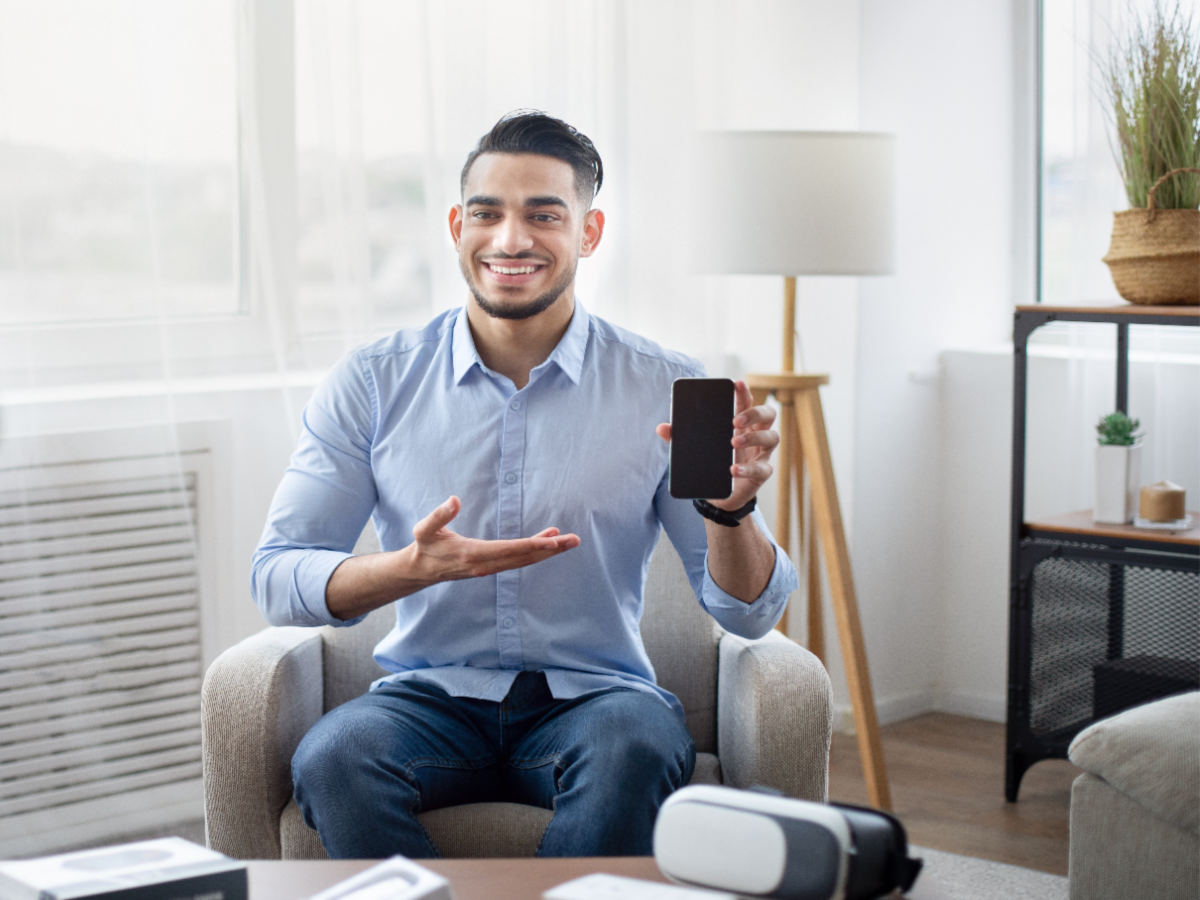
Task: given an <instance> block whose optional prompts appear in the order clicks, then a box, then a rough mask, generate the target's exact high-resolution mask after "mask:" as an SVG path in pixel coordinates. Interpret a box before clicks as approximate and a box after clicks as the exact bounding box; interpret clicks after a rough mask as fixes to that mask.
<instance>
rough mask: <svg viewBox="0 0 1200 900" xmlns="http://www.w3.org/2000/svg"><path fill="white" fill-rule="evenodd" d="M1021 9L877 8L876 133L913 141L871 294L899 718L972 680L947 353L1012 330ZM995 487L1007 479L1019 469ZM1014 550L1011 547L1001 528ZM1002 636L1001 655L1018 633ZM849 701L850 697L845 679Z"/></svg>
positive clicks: (980, 3)
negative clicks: (955, 664)
mask: <svg viewBox="0 0 1200 900" xmlns="http://www.w3.org/2000/svg"><path fill="white" fill-rule="evenodd" d="M1018 6H1019V4H1018V3H1017V2H1015V0H976V2H972V3H959V2H954V0H919V2H911V3H904V4H897V3H891V2H885V0H863V2H862V4H861V10H862V12H861V16H862V31H861V35H862V44H861V48H860V58H861V61H862V64H861V97H862V102H861V125H862V127H863V128H864V129H868V130H878V131H890V132H894V133H896V134H897V135H898V145H899V219H900V223H899V242H898V262H897V273H896V275H895V276H893V277H890V278H879V279H863V280H862V281H861V283H860V287H859V315H858V325H859V327H858V351H857V355H858V370H857V380H858V384H857V395H856V401H857V402H856V409H855V427H856V430H857V438H858V440H857V450H856V457H855V480H856V484H855V488H854V517H855V522H856V525H855V531H854V536H853V544H852V553H853V560H854V569H855V573H856V579H857V587H858V592H859V602H860V605H861V608H862V617H863V628H864V631H865V634H866V643H867V651H868V657H869V661H870V665H871V675H872V679H873V682H874V686H875V694H876V703H877V707H878V709H879V713H880V718H881V719H882V720H884V721H888V720H892V719H895V718H900V717H903V716H905V715H910V714H914V713H918V712H923V711H926V710H928V709H931V708H935V707H936V706H938V705H939V704H944V703H945V702H946V698H945V695H946V694H947V692H949V691H951V690H953V688H952V687H951V685H952V684H953V682H954V680H955V679H956V677H957V671H956V670H955V671H953V672H950V671H946V670H944V669H943V660H944V659H946V658H947V654H948V653H950V652H953V651H952V650H951V645H952V644H954V643H955V642H956V640H957V635H956V634H955V633H954V632H953V629H951V628H950V627H949V622H950V621H951V620H950V618H949V617H948V616H947V611H946V607H947V600H948V597H947V591H948V588H949V587H951V586H952V587H953V589H954V591H955V592H956V593H959V591H960V586H959V585H958V584H957V583H956V578H957V576H958V574H961V572H960V570H959V569H957V568H955V569H954V571H955V573H956V574H955V576H953V577H952V576H949V575H947V574H946V573H947V571H948V570H947V552H948V550H947V546H946V544H945V536H946V535H947V534H948V533H949V529H948V528H947V521H948V520H950V519H953V518H954V517H958V516H960V515H961V514H962V512H961V509H962V508H970V507H971V505H972V504H973V503H974V502H976V494H975V490H974V488H972V487H970V486H968V488H967V494H966V495H965V496H963V497H961V498H957V499H955V500H954V501H953V502H952V503H951V504H950V507H951V508H950V509H947V508H945V507H944V505H943V501H942V498H943V496H945V495H946V494H947V487H946V483H947V481H948V479H949V478H951V477H952V475H951V473H950V470H949V468H948V467H950V466H952V465H953V464H954V463H955V460H954V459H953V458H952V457H951V456H950V455H949V454H947V453H946V452H945V448H944V447H943V444H942V440H941V430H942V416H943V415H944V414H945V413H944V411H943V409H942V407H941V400H940V393H941V389H940V385H941V380H942V378H943V373H942V371H941V367H940V366H941V364H940V361H939V358H940V355H941V353H942V351H943V350H945V349H946V348H948V347H956V346H958V347H963V346H966V347H970V346H977V345H981V344H987V343H995V342H1000V341H1003V340H1005V339H1006V338H1008V337H1009V335H1010V332H1011V309H1012V302H1013V293H1014V280H1013V278H1014V276H1013V270H1014V250H1015V227H1016V225H1015V221H1014V179H1015V177H1016V176H1015V171H1016V170H1015V165H1016V156H1015V154H1016V147H1017V140H1018V127H1017V126H1018V119H1017V117H1018V116H1019V115H1020V114H1021V113H1022V112H1024V111H1023V110H1021V109H1019V108H1018V107H1017V105H1016V104H1015V85H1016V84H1017V83H1018V82H1017V73H1016V71H1015V69H1014V59H1015V58H1016V38H1015V37H1014V31H1015V25H1014V22H1015V10H1016V7H1018ZM1025 299H1026V302H1028V301H1029V300H1030V299H1032V298H1025ZM993 399H995V400H996V401H997V402H996V405H995V407H994V408H991V407H988V406H982V405H981V406H978V407H976V406H972V407H971V411H972V412H975V411H978V412H980V413H981V414H983V415H986V416H992V417H995V419H996V420H997V421H1001V422H1002V421H1005V420H1006V419H1007V417H1008V400H1007V397H1006V395H1004V393H1003V392H1002V391H1000V392H994V394H993V393H989V394H987V395H986V401H985V402H987V403H990V402H991V401H992V400H993ZM1001 401H1002V402H1001ZM1001 463H1003V464H1001ZM984 478H985V482H986V484H988V485H993V486H994V485H997V484H1000V483H1002V482H1004V481H1005V479H1006V478H1007V462H1006V461H1003V460H1001V461H1000V463H997V465H996V467H995V468H994V470H992V471H989V472H987V473H985V476H984ZM959 504H962V506H961V507H960V506H959ZM1005 521H1006V519H1005V518H1004V517H1003V516H1002V517H1001V519H1000V522H1001V523H1003V522H1005ZM989 523H990V524H991V525H993V526H994V522H992V521H991V520H989ZM999 541H1000V545H1001V546H1004V545H1005V542H1004V532H1003V530H1001V531H1000V532H999ZM977 574H984V576H985V577H989V576H988V575H987V574H986V573H977ZM991 574H994V573H991ZM1000 575H1001V576H1003V570H1001V571H1000ZM989 583H990V582H989ZM1002 584H1003V582H1001V585H1002ZM969 591H972V592H977V591H978V588H977V587H975V586H972V587H970V588H969ZM986 640H987V641H990V643H988V646H989V647H991V646H997V647H999V648H1000V652H1001V654H1002V653H1003V646H1004V642H1005V636H1004V633H1003V631H1001V632H1000V633H998V634H995V635H992V636H991V637H990V638H988V639H986ZM836 671H837V670H836V669H835V672H836ZM835 696H836V698H837V699H838V701H839V702H844V699H845V696H846V695H845V691H844V686H843V683H842V679H841V678H836V677H835ZM983 706H987V704H984V705H983ZM963 711H969V710H963ZM976 711H978V712H991V711H992V710H991V708H990V707H988V708H987V709H984V708H983V707H980V708H979V709H978V710H976Z"/></svg>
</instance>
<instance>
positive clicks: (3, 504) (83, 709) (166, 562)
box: [0, 427, 212, 856]
mask: <svg viewBox="0 0 1200 900" xmlns="http://www.w3.org/2000/svg"><path fill="white" fill-rule="evenodd" d="M184 431H185V432H189V433H188V434H187V435H185V436H186V437H189V438H191V439H190V440H185V441H182V442H181V440H180V432H179V431H178V430H177V429H165V428H164V429H155V428H145V429H127V430H124V431H111V432H103V433H92V434H77V435H55V436H47V437H42V438H24V439H21V440H20V441H18V442H16V444H14V443H12V442H5V443H4V444H0V856H14V855H24V854H28V853H45V852H50V851H52V850H54V849H58V848H60V847H62V846H66V845H69V844H74V843H81V842H84V841H92V840H107V839H110V838H115V837H118V836H121V835H123V834H128V833H130V832H133V831H136V830H139V829H143V828H148V827H153V826H156V825H159V824H162V823H166V822H173V821H179V820H181V819H184V818H198V817H199V816H200V815H202V813H201V805H200V798H201V789H200V714H199V711H200V681H201V677H202V675H203V665H204V662H205V653H204V644H205V640H206V634H205V632H206V630H207V631H211V628H208V629H206V627H205V624H206V616H205V603H204V602H203V598H204V593H205V587H206V584H211V583H212V574H211V572H206V571H205V570H206V568H211V565H209V564H208V560H210V559H211V557H212V554H211V553H205V552H202V550H203V549H204V548H203V543H204V541H203V536H204V534H205V532H206V531H209V530H211V526H210V525H209V524H208V523H204V522H202V519H203V517H204V516H205V513H206V511H207V510H206V503H205V502H204V499H203V498H204V496H205V493H206V490H205V489H206V487H209V486H208V485H206V482H207V481H209V480H210V476H211V470H212V466H211V456H212V453H211V449H210V448H208V447H204V446H198V443H200V444H202V443H204V442H203V441H200V442H197V441H196V440H195V438H196V437H198V436H202V433H203V431H204V429H202V428H196V427H192V428H190V429H186V428H185V429H184ZM208 618H209V619H211V616H209V617H208ZM208 639H209V640H210V641H211V635H209V636H208Z"/></svg>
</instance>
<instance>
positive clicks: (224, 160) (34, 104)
mask: <svg viewBox="0 0 1200 900" xmlns="http://www.w3.org/2000/svg"><path fill="white" fill-rule="evenodd" d="M234 58H235V54H234V15H233V9H232V7H231V6H230V5H229V4H227V3H216V2H213V0H122V2H114V0H38V2H37V3H24V2H19V0H0V325H25V324H40V323H69V322H82V321H94V320H113V319H130V318H144V317H149V316H158V315H162V314H168V315H196V314H230V313H234V312H238V311H239V310H240V309H241V298H240V296H239V291H238V289H237V284H238V280H239V279H238V278H237V276H236V273H237V271H238V252H237V221H238V181H237V109H236V102H237V93H236V85H235V62H234Z"/></svg>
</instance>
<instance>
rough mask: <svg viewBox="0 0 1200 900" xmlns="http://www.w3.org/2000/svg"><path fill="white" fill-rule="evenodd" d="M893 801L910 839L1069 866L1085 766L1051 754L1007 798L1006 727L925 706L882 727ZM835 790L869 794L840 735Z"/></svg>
mask: <svg viewBox="0 0 1200 900" xmlns="http://www.w3.org/2000/svg"><path fill="white" fill-rule="evenodd" d="M881 731H882V736H883V755H884V759H885V760H886V762H887V769H888V781H889V782H890V785H891V790H892V805H893V806H894V807H895V809H894V812H895V814H896V816H897V817H898V818H899V819H900V821H901V822H903V823H904V828H905V830H906V831H907V832H908V839H909V842H910V843H913V844H917V845H919V846H922V847H930V848H932V849H934V850H944V851H946V852H949V853H960V854H962V855H964V856H979V857H982V858H984V859H991V860H995V861H996V862H1003V863H1011V864H1013V865H1018V866H1025V867H1026V868H1030V869H1038V870H1040V871H1043V872H1050V873H1052V874H1054V875H1066V874H1067V824H1068V816H1069V812H1070V803H1071V782H1072V781H1074V780H1075V777H1076V776H1077V775H1078V774H1079V773H1080V771H1081V770H1080V769H1077V768H1076V767H1075V766H1073V765H1071V763H1069V762H1067V761H1066V760H1057V759H1053V760H1045V761H1043V762H1040V763H1038V764H1037V765H1035V766H1034V767H1033V768H1031V769H1030V770H1029V771H1028V772H1027V773H1026V774H1025V778H1024V779H1023V780H1022V782H1021V792H1020V797H1019V799H1018V801H1017V802H1016V803H1008V802H1006V801H1005V799H1004V726H1003V725H1001V724H999V723H996V722H985V721H982V720H980V719H968V718H964V717H963V716H951V715H947V714H945V713H929V714H927V715H923V716H917V717H916V718H912V719H907V720H905V721H903V722H897V723H896V724H894V725H887V726H885V727H884V728H882V729H881ZM829 769H830V771H829V799H830V800H833V801H841V802H843V803H859V804H866V803H867V792H866V786H865V784H864V781H863V777H862V768H861V767H860V765H859V756H858V745H857V739H856V738H855V737H854V736H853V735H845V734H835V735H834V736H833V748H832V750H831V751H830V760H829Z"/></svg>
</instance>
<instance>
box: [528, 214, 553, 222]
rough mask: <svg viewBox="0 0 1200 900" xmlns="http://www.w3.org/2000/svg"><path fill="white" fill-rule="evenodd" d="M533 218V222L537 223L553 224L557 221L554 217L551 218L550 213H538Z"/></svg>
mask: <svg viewBox="0 0 1200 900" xmlns="http://www.w3.org/2000/svg"><path fill="white" fill-rule="evenodd" d="M533 218H534V221H537V222H554V221H557V219H556V217H555V216H552V215H551V214H550V213H538V214H537V215H536V216H534V217H533Z"/></svg>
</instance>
